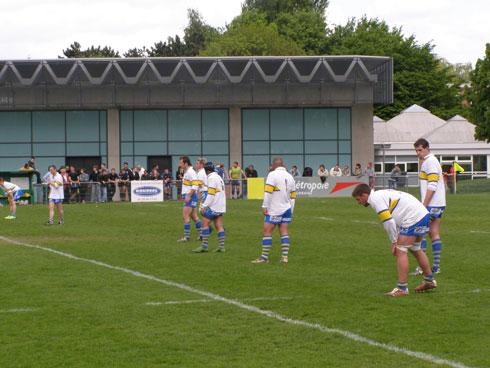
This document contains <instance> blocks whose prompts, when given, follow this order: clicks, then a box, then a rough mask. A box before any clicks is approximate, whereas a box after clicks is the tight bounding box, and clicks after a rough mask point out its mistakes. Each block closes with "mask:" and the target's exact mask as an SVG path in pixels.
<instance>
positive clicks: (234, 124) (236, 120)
mask: <svg viewBox="0 0 490 368" xmlns="http://www.w3.org/2000/svg"><path fill="white" fill-rule="evenodd" d="M234 161H237V162H238V163H239V165H240V166H241V167H243V165H244V163H243V162H242V109H241V108H239V107H231V108H230V166H228V168H227V170H229V168H230V167H231V165H232V164H233V162H234Z"/></svg>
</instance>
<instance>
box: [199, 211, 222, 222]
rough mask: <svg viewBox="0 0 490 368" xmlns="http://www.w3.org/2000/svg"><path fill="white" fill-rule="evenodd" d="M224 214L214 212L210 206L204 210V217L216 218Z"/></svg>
mask: <svg viewBox="0 0 490 368" xmlns="http://www.w3.org/2000/svg"><path fill="white" fill-rule="evenodd" d="M220 216H223V214H222V213H221V212H214V211H212V210H210V209H209V208H208V209H207V210H205V211H204V214H203V217H206V218H207V219H209V220H214V219H215V218H217V217H220Z"/></svg>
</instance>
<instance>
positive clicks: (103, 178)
mask: <svg viewBox="0 0 490 368" xmlns="http://www.w3.org/2000/svg"><path fill="white" fill-rule="evenodd" d="M108 182H109V176H108V175H107V170H106V169H102V171H101V172H100V175H99V183H100V203H105V202H107V183H108Z"/></svg>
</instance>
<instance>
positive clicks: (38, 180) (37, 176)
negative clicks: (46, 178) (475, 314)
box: [24, 156, 42, 184]
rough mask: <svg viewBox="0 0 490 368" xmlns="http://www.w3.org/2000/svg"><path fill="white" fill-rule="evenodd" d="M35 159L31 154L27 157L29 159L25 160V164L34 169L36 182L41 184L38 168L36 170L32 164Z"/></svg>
mask: <svg viewBox="0 0 490 368" xmlns="http://www.w3.org/2000/svg"><path fill="white" fill-rule="evenodd" d="M35 159H36V158H35V157H34V156H31V158H30V159H29V161H27V163H26V165H27V166H29V167H30V168H31V169H32V170H34V171H35V173H36V179H37V183H38V184H41V183H42V181H41V173H40V172H39V170H36V166H35V165H34V160H35ZM24 166H25V165H24Z"/></svg>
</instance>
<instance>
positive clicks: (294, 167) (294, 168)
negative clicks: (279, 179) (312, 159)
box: [289, 166, 300, 178]
mask: <svg viewBox="0 0 490 368" xmlns="http://www.w3.org/2000/svg"><path fill="white" fill-rule="evenodd" d="M289 173H290V174H291V176H292V177H293V178H296V177H298V176H300V175H299V172H298V168H297V167H296V166H293V167H292V168H291V171H290V172H289Z"/></svg>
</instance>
